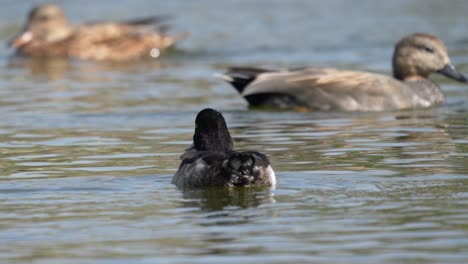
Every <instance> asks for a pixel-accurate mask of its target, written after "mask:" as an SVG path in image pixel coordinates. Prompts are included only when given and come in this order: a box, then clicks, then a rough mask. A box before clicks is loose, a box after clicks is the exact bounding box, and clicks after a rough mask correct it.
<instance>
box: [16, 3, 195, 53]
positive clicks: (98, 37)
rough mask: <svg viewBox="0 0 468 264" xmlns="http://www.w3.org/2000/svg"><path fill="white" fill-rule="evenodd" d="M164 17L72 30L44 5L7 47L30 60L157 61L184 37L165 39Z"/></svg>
mask: <svg viewBox="0 0 468 264" xmlns="http://www.w3.org/2000/svg"><path fill="white" fill-rule="evenodd" d="M164 19H165V17H150V18H144V19H138V20H132V21H124V22H102V23H88V24H84V25H81V26H78V27H73V26H71V25H70V24H69V23H68V20H67V18H66V16H65V13H64V11H63V10H62V8H60V7H59V6H57V5H52V4H45V5H40V6H37V7H35V8H33V9H32V10H31V12H30V13H29V16H28V20H27V22H26V25H25V27H24V30H23V32H21V33H20V34H19V35H18V36H16V37H15V38H14V39H12V40H11V41H10V43H9V46H10V47H13V48H17V53H18V54H20V55H23V56H31V57H71V58H77V59H83V60H98V61H101V60H109V61H124V60H134V59H140V58H144V57H150V56H151V57H158V56H159V55H160V51H161V50H164V49H166V48H168V47H171V46H172V45H174V43H176V41H178V40H181V39H183V38H185V37H186V35H187V34H186V33H182V34H178V35H174V36H167V35H166V34H165V31H166V30H167V26H166V25H162V24H161V22H162V20H164Z"/></svg>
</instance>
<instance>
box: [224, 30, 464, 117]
mask: <svg viewBox="0 0 468 264" xmlns="http://www.w3.org/2000/svg"><path fill="white" fill-rule="evenodd" d="M431 73H440V74H443V75H445V76H447V77H449V78H452V79H454V80H457V81H459V82H463V83H466V82H467V81H468V80H467V78H466V77H465V76H464V75H463V74H461V73H459V72H458V71H457V70H456V69H455V67H454V66H453V65H452V64H451V62H450V58H449V56H448V54H447V49H446V47H445V45H444V43H443V42H442V41H441V40H440V39H439V38H437V37H435V36H432V35H429V34H423V33H414V34H411V35H408V36H406V37H404V38H402V39H401V40H400V41H399V42H398V43H397V44H396V47H395V51H394V54H393V78H392V77H390V76H386V75H382V74H377V73H371V72H363V71H350V70H340V69H333V68H301V69H294V70H271V69H261V68H244V67H237V68H231V69H230V70H229V71H228V72H227V73H225V74H224V75H222V76H221V77H222V78H223V79H224V80H226V81H227V82H229V83H231V84H232V85H233V86H234V87H235V88H236V89H237V91H238V92H239V93H240V94H241V95H242V96H243V97H244V98H245V99H246V100H247V101H248V103H249V104H250V105H251V106H270V107H279V108H299V109H301V108H302V109H303V108H306V109H312V110H320V111H327V110H338V111H383V110H396V109H405V108H422V107H431V106H434V105H438V104H441V103H443V102H444V95H443V94H442V91H441V90H440V88H439V86H438V85H437V84H436V83H434V82H433V81H432V80H430V79H428V76H429V75H430V74H431Z"/></svg>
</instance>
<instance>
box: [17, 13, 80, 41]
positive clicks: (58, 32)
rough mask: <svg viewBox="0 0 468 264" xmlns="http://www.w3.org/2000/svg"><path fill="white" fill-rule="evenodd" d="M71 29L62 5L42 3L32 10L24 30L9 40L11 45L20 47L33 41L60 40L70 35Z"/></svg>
mask: <svg viewBox="0 0 468 264" xmlns="http://www.w3.org/2000/svg"><path fill="white" fill-rule="evenodd" d="M71 31H72V29H71V27H70V25H69V24H68V21H67V18H66V16H65V13H64V12H63V9H62V8H61V7H59V6H57V5H52V4H45V5H40V6H37V7H35V8H33V9H32V10H31V12H30V13H29V16H28V20H27V22H26V25H25V26H24V29H23V31H22V32H21V33H20V34H19V35H17V36H16V37H15V38H13V39H12V40H11V41H10V42H9V46H10V47H14V48H19V47H22V46H24V45H26V44H28V43H30V42H31V41H38V42H45V43H48V42H55V41H60V40H62V39H65V38H67V37H68V36H70V34H71Z"/></svg>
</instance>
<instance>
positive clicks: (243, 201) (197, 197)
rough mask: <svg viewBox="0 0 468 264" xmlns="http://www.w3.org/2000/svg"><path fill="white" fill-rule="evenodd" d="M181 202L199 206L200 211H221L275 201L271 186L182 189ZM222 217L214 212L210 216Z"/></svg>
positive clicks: (186, 204)
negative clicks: (182, 199)
mask: <svg viewBox="0 0 468 264" xmlns="http://www.w3.org/2000/svg"><path fill="white" fill-rule="evenodd" d="M181 191H182V192H183V197H184V199H185V201H184V202H183V204H184V206H186V207H199V208H200V209H201V210H202V211H223V210H225V209H227V211H229V210H235V209H239V208H250V207H258V206H260V205H262V204H271V203H275V199H274V197H273V193H272V188H271V187H251V188H250V187H249V188H201V189H184V190H181ZM213 216H214V217H216V216H219V217H224V216H225V215H223V214H221V215H218V214H214V215H210V217H213Z"/></svg>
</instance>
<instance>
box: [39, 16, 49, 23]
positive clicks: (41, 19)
mask: <svg viewBox="0 0 468 264" xmlns="http://www.w3.org/2000/svg"><path fill="white" fill-rule="evenodd" d="M37 20H38V21H41V22H45V21H47V20H49V16H46V15H43V16H39V17H38V18H37Z"/></svg>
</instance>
